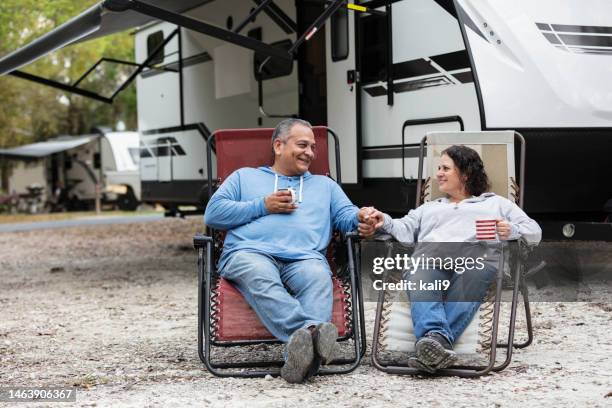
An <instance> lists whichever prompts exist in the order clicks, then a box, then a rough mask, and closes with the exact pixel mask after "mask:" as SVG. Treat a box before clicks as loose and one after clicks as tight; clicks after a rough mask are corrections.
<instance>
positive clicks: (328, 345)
mask: <svg viewBox="0 0 612 408" xmlns="http://www.w3.org/2000/svg"><path fill="white" fill-rule="evenodd" d="M337 339H338V329H337V328H336V325H335V324H333V323H329V322H327V323H321V324H319V325H317V327H316V328H315V329H314V331H313V332H312V341H313V343H314V350H315V354H316V355H317V356H319V357H321V362H322V363H323V364H329V363H331V362H332V360H333V359H334V356H335V351H336V348H337V344H336V340H337Z"/></svg>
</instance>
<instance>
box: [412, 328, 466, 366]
mask: <svg viewBox="0 0 612 408" xmlns="http://www.w3.org/2000/svg"><path fill="white" fill-rule="evenodd" d="M416 357H417V359H418V360H419V361H420V362H421V363H423V365H425V366H428V367H431V368H434V369H441V368H447V367H450V366H452V365H453V364H455V362H456V361H457V353H455V352H454V351H453V346H452V344H450V343H449V341H448V340H446V337H444V336H443V335H441V334H440V333H436V332H429V333H426V334H425V336H423V337H422V338H421V339H419V341H417V343H416Z"/></svg>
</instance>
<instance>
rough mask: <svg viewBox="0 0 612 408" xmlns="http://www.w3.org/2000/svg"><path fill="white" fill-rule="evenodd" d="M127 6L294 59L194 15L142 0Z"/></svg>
mask: <svg viewBox="0 0 612 408" xmlns="http://www.w3.org/2000/svg"><path fill="white" fill-rule="evenodd" d="M125 6H127V7H129V8H130V9H132V10H134V11H137V12H139V13H141V14H145V15H147V16H151V17H154V18H157V19H159V20H163V21H167V22H169V23H172V24H176V25H178V26H181V27H185V28H188V29H190V30H194V31H197V32H200V33H202V34H205V35H209V36H211V37H214V38H218V39H220V40H223V41H227V42H229V43H232V44H236V45H238V46H240V47H244V48H248V49H251V50H253V51H256V52H259V53H262V54H265V55H268V56H272V57H277V58H282V59H289V60H290V59H293V56H292V55H291V54H290V53H287V51H285V50H283V49H281V48H278V47H273V46H271V45H268V44H266V43H263V42H261V41H258V40H255V39H253V38H250V37H247V36H244V35H241V34H237V33H234V32H232V31H229V30H226V29H223V28H221V27H217V26H215V25H212V24H208V23H205V22H203V21H201V20H197V19H195V18H192V17H187V16H184V15H181V14H179V13H174V12H171V11H168V10H165V9H162V8H160V7H156V6H152V5H150V4H147V3H145V2H143V1H140V0H129V1H126V3H125Z"/></svg>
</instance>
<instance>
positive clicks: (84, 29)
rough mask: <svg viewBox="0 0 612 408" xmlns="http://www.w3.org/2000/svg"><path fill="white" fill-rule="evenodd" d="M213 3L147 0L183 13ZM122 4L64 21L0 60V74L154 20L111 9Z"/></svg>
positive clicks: (101, 5) (105, 4) (101, 6)
mask: <svg viewBox="0 0 612 408" xmlns="http://www.w3.org/2000/svg"><path fill="white" fill-rule="evenodd" d="M210 1H211V0H147V3H150V4H151V5H155V6H158V7H162V8H164V9H167V10H169V11H173V12H177V13H182V12H185V11H187V10H190V9H192V8H194V7H197V6H199V5H202V4H205V3H208V2H210ZM113 3H120V1H119V2H118V1H116V0H115V1H113V0H105V1H101V2H100V3H97V4H96V5H94V6H92V7H90V8H89V9H87V10H86V11H84V12H83V13H81V14H79V15H78V16H76V17H74V18H73V19H71V20H69V21H67V22H65V23H64V24H62V25H60V26H59V27H57V28H55V29H54V30H52V31H50V32H48V33H47V34H45V35H43V36H42V37H40V38H38V39H36V40H34V41H32V42H31V43H30V44H27V45H25V46H24V47H22V48H20V49H18V50H16V51H13V52H11V53H10V54H8V55H5V56H3V57H2V58H0V75H4V74H7V73H9V72H11V71H14V70H16V69H19V68H21V67H23V66H25V65H28V64H30V63H32V62H34V61H36V60H37V59H39V58H41V57H43V56H45V55H47V54H49V53H51V52H53V51H55V50H57V49H59V48H62V47H65V46H66V45H69V44H73V43H75V42H80V41H87V40H91V39H94V38H98V37H103V36H106V35H110V34H114V33H117V32H120V31H124V30H127V29H130V28H134V27H138V26H141V25H144V24H146V23H148V22H150V21H152V20H153V18H151V17H149V16H146V15H143V14H140V13H137V12H135V11H133V10H129V9H126V10H125V11H112V10H111V8H112V9H114V10H118V8H117V7H112V6H113Z"/></svg>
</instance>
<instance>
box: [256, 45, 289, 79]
mask: <svg viewBox="0 0 612 408" xmlns="http://www.w3.org/2000/svg"><path fill="white" fill-rule="evenodd" d="M270 45H272V46H274V47H279V48H283V49H285V50H289V48H291V45H292V43H291V40H289V39H287V40H282V41H277V42H275V43H272V44H270ZM266 58H268V57H267V56H265V55H262V54H259V53H257V52H256V53H255V58H253V62H254V64H253V65H254V66H253V71H254V73H255V79H259V77H260V74H259V66H260V65H261V63H262V62H264V61H265V60H266ZM292 71H293V61H292V60H286V59H282V58H274V57H273V58H270V61H268V62H267V63H266V65H264V67H263V70H262V71H261V79H262V80H266V79H272V78H278V77H282V76H286V75H289V74H291V72H292Z"/></svg>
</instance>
